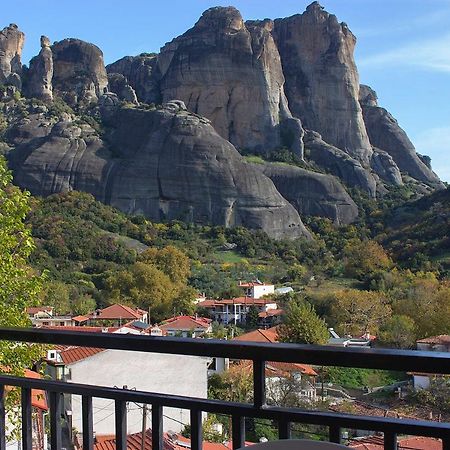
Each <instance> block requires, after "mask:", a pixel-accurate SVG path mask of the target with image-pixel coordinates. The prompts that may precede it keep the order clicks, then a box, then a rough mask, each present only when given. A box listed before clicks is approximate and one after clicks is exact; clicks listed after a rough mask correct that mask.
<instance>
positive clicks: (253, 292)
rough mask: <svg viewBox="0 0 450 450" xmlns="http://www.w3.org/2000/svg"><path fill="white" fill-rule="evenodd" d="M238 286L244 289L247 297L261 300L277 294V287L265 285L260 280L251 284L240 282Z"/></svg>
mask: <svg viewBox="0 0 450 450" xmlns="http://www.w3.org/2000/svg"><path fill="white" fill-rule="evenodd" d="M238 286H239V287H240V288H241V289H242V291H243V294H244V296H245V297H251V298H261V297H264V296H265V295H269V294H273V293H274V292H275V286H274V285H273V284H265V283H262V282H261V281H259V280H256V281H252V282H250V283H244V282H241V281H240V282H239V284H238Z"/></svg>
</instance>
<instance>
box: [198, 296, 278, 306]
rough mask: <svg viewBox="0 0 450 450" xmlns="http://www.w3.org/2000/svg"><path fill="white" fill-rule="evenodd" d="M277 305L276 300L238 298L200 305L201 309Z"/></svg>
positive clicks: (210, 301) (208, 300) (201, 303)
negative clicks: (224, 306)
mask: <svg viewBox="0 0 450 450" xmlns="http://www.w3.org/2000/svg"><path fill="white" fill-rule="evenodd" d="M272 303H275V300H272V299H268V298H264V297H261V298H253V297H236V298H224V299H221V300H215V299H207V300H204V301H202V302H199V303H198V306H200V307H204V308H205V307H210V306H220V305H267V304H272Z"/></svg>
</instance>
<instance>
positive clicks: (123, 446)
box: [116, 400, 127, 450]
mask: <svg viewBox="0 0 450 450" xmlns="http://www.w3.org/2000/svg"><path fill="white" fill-rule="evenodd" d="M116 450H127V402H124V401H123V400H116Z"/></svg>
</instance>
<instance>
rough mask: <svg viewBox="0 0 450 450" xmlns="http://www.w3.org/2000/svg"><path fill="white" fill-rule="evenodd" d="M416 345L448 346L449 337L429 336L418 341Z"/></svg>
mask: <svg viewBox="0 0 450 450" xmlns="http://www.w3.org/2000/svg"><path fill="white" fill-rule="evenodd" d="M417 343H418V344H443V345H446V344H450V335H448V334H440V335H439V336H430V337H427V338H425V339H419V340H418V341H417Z"/></svg>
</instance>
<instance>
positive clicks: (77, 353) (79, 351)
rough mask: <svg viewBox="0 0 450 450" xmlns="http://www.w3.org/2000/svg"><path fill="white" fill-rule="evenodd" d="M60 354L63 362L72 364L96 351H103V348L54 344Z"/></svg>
mask: <svg viewBox="0 0 450 450" xmlns="http://www.w3.org/2000/svg"><path fill="white" fill-rule="evenodd" d="M55 348H56V349H57V350H59V353H60V355H61V359H62V360H63V362H64V364H74V363H76V362H78V361H82V360H83V359H86V358H90V357H91V356H94V355H96V354H97V353H100V352H103V351H105V349H104V348H95V347H73V346H69V347H67V346H55Z"/></svg>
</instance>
